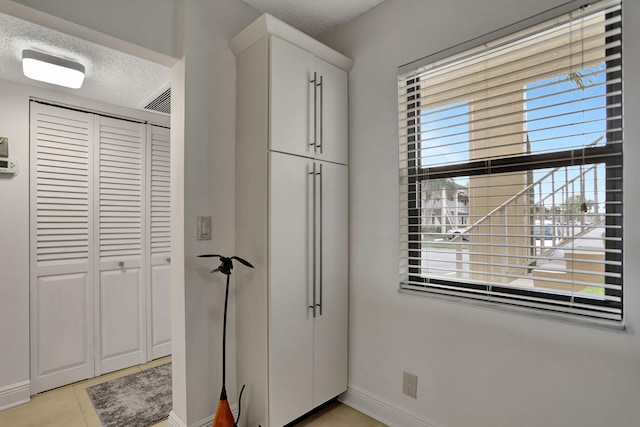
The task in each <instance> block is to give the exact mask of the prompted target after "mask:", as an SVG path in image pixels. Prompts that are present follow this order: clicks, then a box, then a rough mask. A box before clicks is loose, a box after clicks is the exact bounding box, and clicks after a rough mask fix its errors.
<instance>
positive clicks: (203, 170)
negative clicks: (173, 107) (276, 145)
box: [172, 0, 258, 425]
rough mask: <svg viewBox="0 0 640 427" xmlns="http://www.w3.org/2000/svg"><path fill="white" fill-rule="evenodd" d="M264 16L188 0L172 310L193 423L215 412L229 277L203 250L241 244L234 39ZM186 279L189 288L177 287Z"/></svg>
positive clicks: (184, 411)
mask: <svg viewBox="0 0 640 427" xmlns="http://www.w3.org/2000/svg"><path fill="white" fill-rule="evenodd" d="M257 16H258V13H257V12H256V11H255V10H253V9H251V8H250V7H249V6H247V5H246V4H245V3H242V2H240V1H238V0H216V1H209V0H189V1H186V2H184V10H183V19H184V21H183V28H184V34H183V37H184V58H183V60H182V61H183V63H182V65H181V66H183V67H184V71H181V72H183V73H184V82H185V84H184V87H183V88H182V90H183V91H184V92H183V94H181V96H183V97H184V103H185V105H184V129H182V130H180V129H179V126H178V125H177V123H176V126H174V122H172V140H173V135H174V132H178V133H181V136H180V138H182V139H183V140H184V151H183V152H181V153H175V154H177V155H179V156H181V157H183V158H184V161H181V162H180V163H181V164H176V163H174V164H173V166H176V168H174V169H173V172H175V175H174V176H178V177H179V176H180V175H181V174H182V173H183V174H184V176H183V179H184V182H183V183H180V182H173V183H172V185H173V187H172V188H173V189H174V190H176V191H179V190H180V189H182V190H183V192H184V194H180V195H179V196H178V197H179V198H180V199H182V203H183V206H182V207H181V206H179V205H178V204H177V203H174V206H173V208H172V209H177V210H179V211H181V212H180V213H179V214H177V215H175V214H174V215H172V221H173V227H174V228H173V229H174V230H175V229H176V228H182V230H183V234H184V244H183V245H182V244H180V243H177V246H176V245H174V250H177V251H181V250H182V248H183V250H184V253H183V254H182V255H181V256H180V255H178V256H176V255H175V254H172V259H174V258H179V259H181V260H184V271H181V270H180V269H179V268H177V269H176V270H175V271H174V273H177V274H178V275H182V277H175V276H174V280H173V282H174V294H173V295H175V293H176V292H178V293H179V294H180V295H179V297H180V298H182V299H183V300H184V304H182V305H180V306H176V305H175V303H174V307H173V308H174V311H173V316H174V318H179V319H184V325H176V324H174V329H173V331H174V336H175V332H176V327H177V328H183V331H184V333H185V334H186V336H185V343H184V349H176V348H175V347H174V360H175V359H176V357H177V358H178V363H179V365H180V366H178V368H177V369H181V370H184V372H185V377H186V382H185V386H186V402H182V403H181V404H180V405H182V404H184V405H186V407H185V408H182V407H181V406H180V405H178V406H174V412H175V413H176V414H177V416H178V417H179V418H180V419H181V420H182V421H183V422H185V423H187V425H193V424H194V423H196V424H199V423H200V422H201V421H202V420H203V419H205V418H207V417H209V416H212V415H213V413H214V411H215V406H214V404H215V403H217V401H218V397H219V393H220V385H221V374H222V372H221V357H222V353H221V350H222V349H221V342H222V314H223V305H224V304H223V303H224V289H225V280H226V277H225V276H224V275H222V274H216V275H211V274H209V271H210V270H212V269H213V268H215V267H217V266H218V264H217V263H216V262H215V261H214V260H211V259H201V258H197V255H199V254H206V253H221V254H228V255H232V254H233V251H234V246H235V235H234V231H235V230H234V226H235V209H234V206H235V108H236V107H235V105H236V95H235V93H236V92H235V87H236V79H235V75H236V66H235V65H236V62H235V56H234V54H233V53H232V52H231V50H230V49H229V47H228V43H229V40H230V39H231V38H232V37H233V36H235V35H236V34H237V33H239V32H240V31H241V30H242V29H243V28H244V27H245V26H246V25H248V24H249V23H251V21H253V20H254V19H255V18H256V17H257ZM177 138H178V137H177ZM173 156H174V153H173V152H172V159H173V158H174V157H173ZM179 179H180V178H179ZM174 194H175V192H174ZM176 200H179V199H176ZM174 212H175V211H174ZM196 216H211V217H212V240H210V241H197V240H196ZM180 221H182V224H180ZM174 267H176V265H175V264H174ZM180 283H182V284H183V286H184V289H176V288H175V285H176V284H178V286H180V285H179V284H180ZM233 293H234V291H233V289H232V290H231V291H230V309H229V314H228V316H229V317H228V319H229V330H228V331H227V351H228V352H227V356H228V357H227V392H228V394H229V401H230V403H234V402H235V401H236V397H237V394H236V387H235V338H234V337H235V320H234V319H235V311H234V309H233V307H234V304H233ZM176 350H177V351H178V352H179V353H178V354H176ZM182 352H184V353H182ZM175 369H176V368H174V373H175ZM174 397H175V394H174Z"/></svg>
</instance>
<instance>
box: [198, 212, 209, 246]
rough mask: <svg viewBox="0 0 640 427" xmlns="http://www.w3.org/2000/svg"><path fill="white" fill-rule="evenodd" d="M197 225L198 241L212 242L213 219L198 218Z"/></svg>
mask: <svg viewBox="0 0 640 427" xmlns="http://www.w3.org/2000/svg"><path fill="white" fill-rule="evenodd" d="M196 224H197V228H198V230H197V233H198V234H197V236H198V240H211V217H210V216H199V217H196Z"/></svg>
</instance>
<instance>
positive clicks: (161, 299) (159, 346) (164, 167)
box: [146, 125, 171, 359]
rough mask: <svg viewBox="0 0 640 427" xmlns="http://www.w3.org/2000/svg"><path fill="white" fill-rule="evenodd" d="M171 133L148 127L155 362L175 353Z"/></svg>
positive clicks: (152, 352)
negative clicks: (173, 345)
mask: <svg viewBox="0 0 640 427" xmlns="http://www.w3.org/2000/svg"><path fill="white" fill-rule="evenodd" d="M169 137H170V131H169V129H167V128H162V127H158V126H152V125H147V147H150V149H149V150H148V154H147V206H148V207H149V220H148V221H146V224H147V227H148V228H147V230H148V231H147V233H148V235H149V239H148V240H149V249H148V251H147V252H148V253H149V254H150V260H149V261H150V262H149V264H150V267H149V269H150V273H149V277H150V286H149V299H148V300H149V301H150V305H149V312H148V323H147V324H148V325H149V332H148V334H147V337H148V338H147V339H148V343H147V346H148V347H147V348H148V351H149V354H150V358H151V359H157V358H159V357H163V356H167V355H169V354H171V258H170V255H171V234H170V225H171V224H170V215H171V212H170V207H171V205H170V189H169V185H170V175H169V171H170V168H169V158H170V146H169Z"/></svg>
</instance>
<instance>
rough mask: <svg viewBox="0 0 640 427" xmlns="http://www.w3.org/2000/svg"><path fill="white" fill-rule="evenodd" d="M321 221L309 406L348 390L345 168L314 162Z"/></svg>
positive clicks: (346, 184)
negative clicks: (311, 389)
mask: <svg viewBox="0 0 640 427" xmlns="http://www.w3.org/2000/svg"><path fill="white" fill-rule="evenodd" d="M317 163H318V165H319V166H317V169H320V168H321V169H320V171H321V174H320V180H319V181H320V182H319V186H320V189H319V190H318V193H319V195H320V196H319V205H320V212H321V214H320V217H319V218H318V222H317V225H316V227H317V228H318V236H319V238H318V239H317V240H318V242H317V244H318V245H319V248H318V251H317V253H318V254H319V256H318V257H317V258H318V259H317V260H316V264H317V265H318V268H317V271H318V275H319V277H318V279H317V281H318V284H319V285H318V286H317V292H318V295H317V298H316V300H317V301H318V302H319V304H320V306H321V310H319V311H318V315H317V317H316V318H315V322H314V351H313V359H314V363H313V366H314V377H313V384H314V393H313V395H314V406H317V405H320V404H322V403H324V402H326V401H327V400H329V399H332V398H334V397H336V396H337V395H338V394H340V393H342V392H344V391H346V390H347V365H348V359H347V358H348V342H347V340H348V336H347V331H348V234H349V233H348V183H347V179H348V176H347V166H344V165H337V164H333V163H324V162H317Z"/></svg>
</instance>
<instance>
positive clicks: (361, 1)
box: [243, 0, 383, 38]
mask: <svg viewBox="0 0 640 427" xmlns="http://www.w3.org/2000/svg"><path fill="white" fill-rule="evenodd" d="M243 1H244V2H245V3H247V4H248V5H250V6H253V7H254V8H255V9H257V10H259V11H260V12H267V13H269V14H270V15H273V16H275V17H276V18H278V19H280V20H281V21H284V22H286V23H287V24H289V25H291V26H293V27H296V28H297V29H299V30H300V31H302V32H304V33H307V34H309V35H310V36H312V37H315V38H320V37H322V36H324V35H325V34H327V33H328V32H329V31H331V30H333V29H335V28H337V27H339V26H340V25H342V24H344V23H346V22H348V21H350V20H352V19H353V18H355V17H356V16H358V15H360V14H362V13H364V12H366V11H367V10H369V9H371V8H372V7H374V6H376V5H377V4H379V3H382V1H383V0H243Z"/></svg>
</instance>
